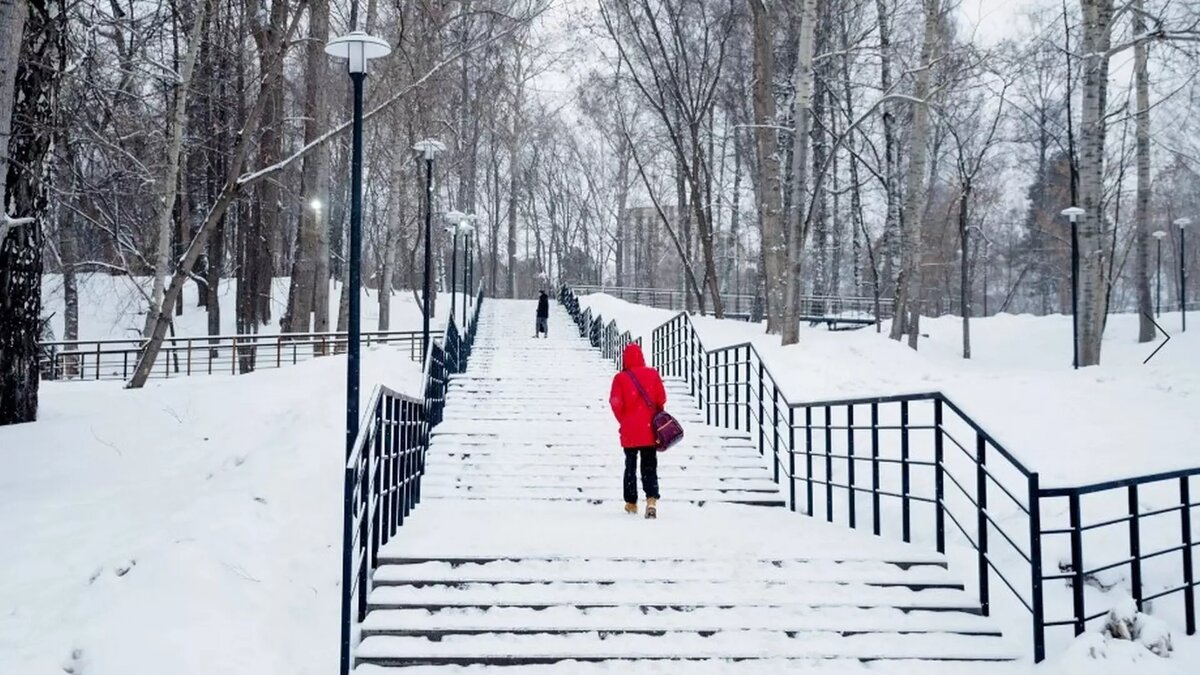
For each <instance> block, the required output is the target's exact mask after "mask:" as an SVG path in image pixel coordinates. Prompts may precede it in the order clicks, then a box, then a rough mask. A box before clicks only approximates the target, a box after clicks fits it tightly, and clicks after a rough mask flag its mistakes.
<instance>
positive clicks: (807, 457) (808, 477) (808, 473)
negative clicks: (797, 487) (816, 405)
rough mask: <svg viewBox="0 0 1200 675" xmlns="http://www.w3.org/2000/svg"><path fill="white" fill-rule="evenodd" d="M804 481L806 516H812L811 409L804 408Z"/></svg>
mask: <svg viewBox="0 0 1200 675" xmlns="http://www.w3.org/2000/svg"><path fill="white" fill-rule="evenodd" d="M804 471H805V475H804V480H805V482H806V483H807V485H806V487H807V490H808V494H807V496H806V500H805V506H807V507H808V515H809V516H810V517H811V516H812V515H813V456H812V407H811V406H806V407H805V408H804Z"/></svg>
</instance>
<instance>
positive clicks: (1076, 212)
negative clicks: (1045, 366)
mask: <svg viewBox="0 0 1200 675" xmlns="http://www.w3.org/2000/svg"><path fill="white" fill-rule="evenodd" d="M1085 213H1087V211H1084V210H1083V209H1081V208H1079V207H1078V206H1072V207H1070V208H1066V209H1063V212H1062V214H1063V215H1064V216H1066V217H1067V218H1069V219H1070V220H1071V344H1072V354H1073V356H1072V358H1071V365H1072V366H1074V367H1075V368H1076V369H1078V368H1079V226H1078V224H1077V223H1076V221H1077V220H1079V217H1080V216H1082V215H1084V214H1085Z"/></svg>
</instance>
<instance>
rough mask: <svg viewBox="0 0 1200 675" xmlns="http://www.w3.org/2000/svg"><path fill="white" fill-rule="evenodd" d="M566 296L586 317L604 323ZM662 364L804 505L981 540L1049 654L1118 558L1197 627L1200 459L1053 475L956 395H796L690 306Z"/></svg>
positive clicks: (1096, 611)
mask: <svg viewBox="0 0 1200 675" xmlns="http://www.w3.org/2000/svg"><path fill="white" fill-rule="evenodd" d="M562 295H563V298H564V304H565V305H567V307H568V309H571V308H572V307H574V310H573V313H574V314H575V315H576V316H577V321H579V322H580V324H581V325H587V324H588V322H589V321H590V322H591V324H592V325H593V326H594V325H596V324H598V323H599V320H598V319H593V318H591V317H590V315H589V314H588V313H587V311H586V310H584V311H583V312H580V311H579V309H578V301H577V299H576V298H575V297H574V294H573V293H572V292H571V291H570V290H564V291H563V293H562ZM588 330H594V328H589V329H588ZM605 330H609V329H608V328H605ZM611 330H613V331H615V330H617V327H616V326H615V325H612V326H611ZM593 344H595V343H593ZM652 363H653V365H654V366H655V367H656V368H658V369H659V370H660V372H662V374H663V376H664V377H674V378H678V379H682V380H683V381H685V382H686V383H687V386H688V388H689V391H690V392H691V394H692V395H693V396H695V397H696V400H697V402H698V405H699V407H700V408H701V409H702V410H704V412H705V418H706V421H707V422H708V423H709V424H713V425H716V426H720V427H725V428H731V429H739V430H742V431H745V432H747V433H749V434H750V435H751V436H752V438H754V440H755V442H756V444H757V446H758V448H759V452H760V454H762V455H763V456H767V457H769V461H770V463H771V467H772V475H773V477H774V480H775V481H776V482H777V483H780V484H781V487H783V488H784V490H785V491H786V493H787V496H788V505H789V508H791V509H792V510H793V511H797V510H800V511H803V512H804V513H806V514H808V515H810V516H812V517H817V518H823V519H825V520H826V521H828V522H831V523H833V522H836V523H840V524H843V525H845V526H847V527H850V528H855V529H866V530H869V531H870V532H871V533H872V534H874V535H878V536H892V537H896V538H899V539H901V540H903V541H905V542H911V541H919V542H925V543H928V544H931V545H932V546H933V547H934V548H936V550H937V551H939V552H945V551H946V549H947V541H948V539H949V540H950V543H951V544H954V545H957V546H960V547H961V546H966V547H969V549H970V550H972V551H973V552H974V558H975V561H976V582H977V583H976V586H975V591H976V592H977V594H978V600H979V604H980V611H981V612H982V613H983V614H985V615H987V614H990V613H991V611H992V606H993V602H994V600H995V598H994V595H993V592H992V589H993V585H994V584H995V583H998V584H999V585H1000V586H1002V587H1003V588H1004V589H1006V590H1004V591H1002V592H1003V593H1005V594H1006V595H1007V598H1011V599H1012V600H1014V601H1015V602H1016V603H1017V604H1019V605H1020V606H1021V607H1023V608H1024V611H1026V612H1027V613H1028V615H1029V617H1030V624H1031V634H1032V651H1033V655H1034V658H1035V659H1036V660H1038V661H1041V660H1042V659H1044V658H1045V655H1046V637H1047V631H1048V630H1049V629H1054V628H1058V627H1067V626H1070V627H1071V628H1072V629H1073V631H1074V634H1076V635H1078V634H1080V633H1082V632H1083V631H1084V630H1085V629H1086V628H1087V626H1088V624H1089V622H1095V621H1098V620H1100V619H1101V618H1102V617H1104V616H1105V614H1107V613H1108V611H1109V610H1110V609H1111V600H1110V599H1106V598H1105V597H1104V596H1103V594H1099V595H1097V594H1098V593H1099V592H1098V591H1095V590H1092V591H1089V590H1088V589H1089V588H1094V587H1097V586H1103V585H1104V583H1103V582H1102V581H1100V580H1099V579H1098V575H1101V574H1103V573H1108V572H1113V571H1116V572H1126V573H1127V577H1126V578H1127V581H1128V586H1129V590H1130V594H1131V595H1132V597H1133V599H1134V600H1135V602H1136V603H1137V606H1138V608H1139V610H1144V609H1147V608H1148V607H1149V603H1151V602H1152V601H1160V602H1159V603H1158V604H1156V605H1155V609H1156V612H1158V613H1161V614H1164V615H1171V616H1176V617H1181V618H1182V619H1183V623H1184V626H1185V629H1186V631H1187V633H1188V634H1189V635H1192V634H1194V633H1195V630H1196V607H1195V589H1196V580H1195V578H1196V568H1195V560H1194V548H1195V546H1196V545H1197V541H1196V539H1197V537H1196V536H1195V535H1196V532H1195V531H1194V530H1193V527H1192V515H1193V513H1192V512H1193V509H1195V508H1197V507H1200V502H1198V501H1194V500H1193V497H1192V492H1193V488H1194V486H1195V484H1196V483H1197V482H1200V479H1198V478H1197V477H1198V476H1200V468H1191V469H1184V470H1179V471H1172V472H1166V473H1160V474H1153V475H1146V476H1136V477H1129V478H1123V479H1120V480H1114V481H1108V482H1102V483H1095V484H1089V485H1080V486H1065V487H1046V486H1043V485H1042V484H1041V479H1040V477H1039V475H1038V473H1037V472H1036V471H1031V470H1030V469H1029V468H1027V467H1026V466H1025V465H1024V464H1023V463H1022V462H1021V461H1020V460H1018V459H1017V458H1016V457H1015V456H1014V455H1013V454H1012V453H1010V452H1009V451H1008V450H1007V449H1006V448H1005V447H1004V446H1003V445H1002V444H1001V443H1000V442H999V441H998V440H997V439H996V438H995V437H993V436H992V435H991V434H989V433H988V432H987V431H986V430H985V429H984V428H983V427H982V426H981V425H980V424H979V423H977V422H976V421H975V420H974V419H972V418H971V417H970V416H969V415H967V414H966V413H965V412H964V411H963V410H962V409H961V408H960V407H959V406H957V405H956V404H955V403H954V402H953V401H951V400H950V399H949V398H948V397H946V396H945V395H944V394H942V393H941V392H929V393H920V394H908V395H901V396H885V397H872V398H857V399H844V400H830V401H815V402H796V403H793V402H790V401H788V400H787V398H786V396H785V395H784V394H783V393H782V391H781V389H780V380H779V379H778V378H777V377H776V376H775V374H774V373H772V372H771V369H770V367H769V366H768V365H767V364H766V363H765V362H764V361H763V360H762V358H761V356H760V355H759V353H758V350H757V349H756V348H755V347H754V346H753V345H752V344H749V343H743V344H738V345H731V346H728V347H724V348H721V349H715V350H711V351H709V350H707V349H705V347H704V345H703V343H702V342H701V340H700V338H699V336H698V335H697V333H696V331H695V329H694V328H693V326H692V323H691V319H690V317H689V316H688V315H687V314H680V315H678V316H676V317H675V318H673V319H671V320H670V321H668V322H667V323H665V324H663V325H662V326H659V327H658V328H656V329H655V330H654V333H653V343H652ZM1151 566H1153V570H1152V571H1151V570H1150V567H1151ZM1055 582H1065V583H1061V584H1060V585H1053V584H1055ZM1051 585H1053V586H1051ZM1106 600H1108V602H1106Z"/></svg>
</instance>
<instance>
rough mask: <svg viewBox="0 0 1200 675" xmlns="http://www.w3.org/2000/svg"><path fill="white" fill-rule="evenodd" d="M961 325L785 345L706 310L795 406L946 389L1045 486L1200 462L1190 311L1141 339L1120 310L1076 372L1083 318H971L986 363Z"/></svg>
mask: <svg viewBox="0 0 1200 675" xmlns="http://www.w3.org/2000/svg"><path fill="white" fill-rule="evenodd" d="M581 303H582V304H583V305H584V306H586V307H590V308H591V309H592V312H593V314H599V315H601V316H603V317H604V318H605V319H613V318H615V319H616V320H617V323H618V325H620V326H621V328H622V329H623V330H625V329H628V330H630V331H631V332H633V333H634V334H635V335H642V336H649V334H650V332H651V331H652V330H653V329H654V328H655V327H656V326H658V325H660V324H661V323H662V322H663V321H666V320H667V319H669V318H671V316H673V315H674V312H671V311H667V310H659V309H652V308H647V307H642V306H639V305H633V304H631V303H627V302H624V301H622V300H619V299H616V298H613V297H611V296H608V295H604V294H595V295H587V296H583V297H582V298H581ZM961 321H962V320H961V319H959V318H957V317H943V318H939V319H923V320H922V323H921V327H922V332H923V333H924V334H926V335H927V337H925V338H924V339H922V340H921V343H920V350H919V351H917V352H914V351H912V350H911V349H909V348H908V347H907V346H905V345H903V344H901V343H898V342H894V341H892V340H889V339H887V336H886V334H887V329H888V326H887V324H885V325H884V326H883V334H882V335H881V334H878V333H876V332H875V331H874V329H873V328H866V329H863V330H858V331H850V332H830V331H828V330H826V329H825V328H823V327H817V328H809V327H807V326H806V327H804V328H803V329H802V330H801V334H800V342H799V343H798V344H796V345H794V346H791V347H786V348H781V347H780V346H779V339H778V337H776V336H768V335H765V334H764V332H763V326H761V325H757V324H747V323H744V322H740V321H717V320H715V319H711V318H697V319H695V325H696V328H697V331H698V332H699V333H700V336H701V339H702V340H703V341H704V346H705V348H706V349H710V350H711V349H715V348H719V347H722V346H725V345H729V344H735V343H738V342H743V341H747V340H752V341H753V342H754V343H755V345H756V346H757V347H758V348H759V350H760V351H761V352H762V354H763V358H764V359H766V361H767V362H768V363H769V364H770V366H771V369H772V372H774V373H775V374H776V375H777V376H778V377H780V378H781V382H780V386H781V388H782V389H783V391H784V393H785V396H786V397H787V399H788V400H789V401H792V402H802V401H820V400H826V399H835V398H855V397H866V396H877V395H887V394H902V393H914V392H925V391H942V392H944V393H945V394H947V395H948V396H949V397H950V398H951V399H953V400H954V401H955V402H956V403H958V404H959V405H961V406H962V407H963V408H964V409H965V410H966V411H967V412H968V413H969V414H970V415H971V416H972V417H974V418H975V419H976V421H978V422H980V423H981V424H982V425H983V426H984V427H985V428H986V429H988V431H989V432H990V433H991V434H992V435H994V436H995V437H996V438H997V439H998V440H1000V441H1001V442H1002V443H1004V445H1005V446H1006V447H1007V448H1008V449H1009V450H1010V451H1012V452H1013V453H1014V454H1016V455H1017V456H1018V457H1019V458H1020V459H1021V460H1022V461H1024V462H1025V463H1026V464H1027V465H1028V466H1029V467H1030V468H1031V469H1033V470H1036V471H1040V472H1041V473H1042V480H1043V484H1044V485H1076V484H1083V483H1086V482H1092V481H1101V480H1107V479H1109V478H1113V477H1123V476H1132V475H1140V474H1147V473H1154V472H1157V471H1166V470H1171V469H1177V468H1185V467H1192V466H1197V465H1200V446H1198V445H1197V440H1196V439H1197V438H1200V416H1198V415H1196V410H1197V406H1200V330H1196V329H1193V330H1192V331H1191V332H1188V333H1179V332H1178V327H1179V323H1180V322H1179V315H1178V313H1175V314H1165V315H1163V317H1162V318H1161V319H1159V323H1160V324H1162V325H1163V327H1164V328H1166V329H1167V330H1168V331H1170V332H1171V333H1172V334H1173V337H1172V338H1171V341H1170V343H1169V344H1167V346H1166V347H1165V348H1163V349H1162V351H1160V352H1159V353H1158V355H1157V356H1155V357H1154V359H1153V360H1152V361H1150V363H1149V364H1146V365H1143V364H1142V361H1143V360H1145V358H1146V357H1147V356H1149V355H1150V353H1151V352H1152V351H1153V350H1154V348H1155V347H1156V346H1157V344H1152V345H1144V344H1138V343H1137V317H1136V316H1134V315H1126V314H1115V315H1112V316H1111V317H1109V321H1108V329H1107V331H1106V333H1105V342H1104V353H1103V364H1102V365H1100V366H1098V367H1094V368H1085V369H1081V370H1078V371H1075V370H1072V368H1071V318H1070V317H1064V316H1049V317H1034V316H1012V315H1001V316H996V317H991V318H987V319H973V320H972V321H971V333H972V358H971V359H970V360H963V359H962V357H961V354H962V351H961V349H962V333H961V326H962V323H961Z"/></svg>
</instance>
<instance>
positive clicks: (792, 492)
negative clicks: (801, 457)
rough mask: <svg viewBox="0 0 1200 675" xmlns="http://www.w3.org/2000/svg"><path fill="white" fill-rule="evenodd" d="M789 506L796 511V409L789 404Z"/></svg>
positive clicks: (793, 511)
mask: <svg viewBox="0 0 1200 675" xmlns="http://www.w3.org/2000/svg"><path fill="white" fill-rule="evenodd" d="M788 474H789V475H790V476H791V478H790V479H789V480H788V508H790V509H791V510H792V513H795V512H796V409H795V408H793V407H791V406H788Z"/></svg>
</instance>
